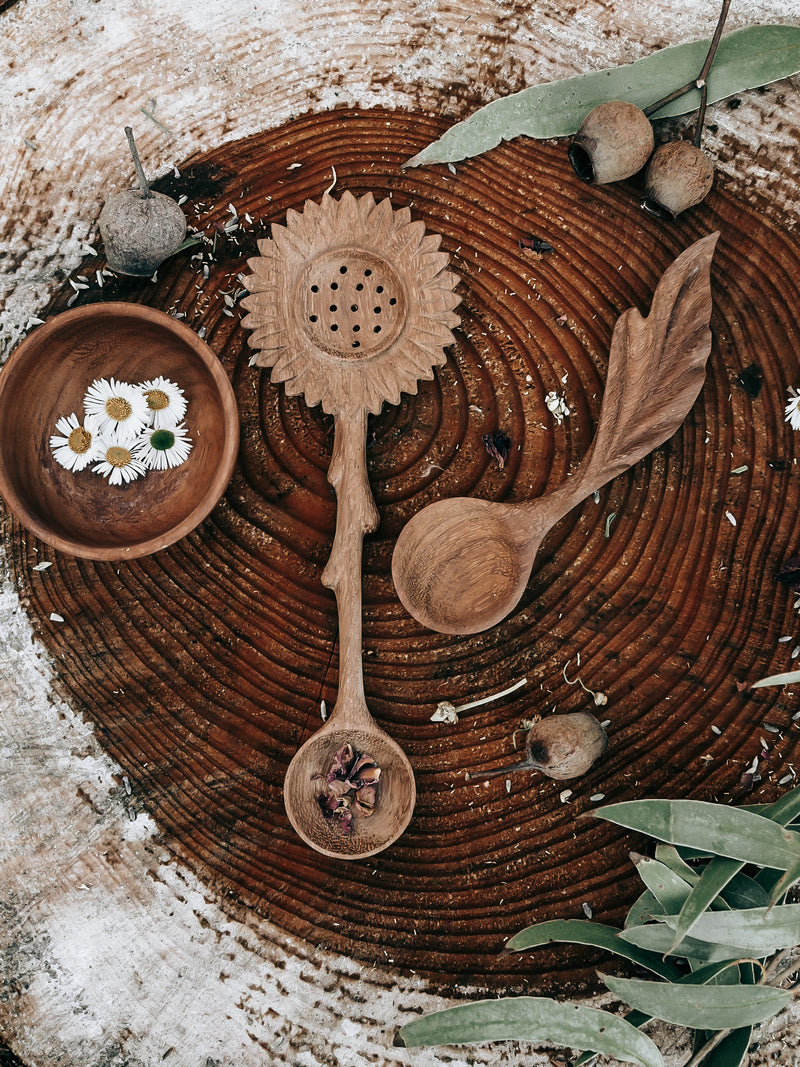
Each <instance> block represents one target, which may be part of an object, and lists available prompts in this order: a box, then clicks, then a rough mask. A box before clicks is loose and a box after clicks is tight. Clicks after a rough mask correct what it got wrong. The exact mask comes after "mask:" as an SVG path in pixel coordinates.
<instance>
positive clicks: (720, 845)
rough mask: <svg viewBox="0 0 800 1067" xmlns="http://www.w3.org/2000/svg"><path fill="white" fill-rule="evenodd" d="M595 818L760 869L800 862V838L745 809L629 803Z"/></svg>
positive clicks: (611, 807)
mask: <svg viewBox="0 0 800 1067" xmlns="http://www.w3.org/2000/svg"><path fill="white" fill-rule="evenodd" d="M592 815H593V816H595V817H597V818H599V819H607V820H608V821H609V822H612V823H616V824H617V825H618V826H624V827H627V828H628V829H629V830H638V831H639V832H640V833H644V834H649V835H650V836H651V837H655V838H658V839H659V840H661V841H667V842H668V843H669V844H671V845H685V846H687V847H688V848H699V849H707V850H709V851H710V852H713V853H715V854H716V855H719V856H727V857H729V858H730V859H738V860H741V861H742V862H744V863H755V864H757V865H758V866H760V867H774V868H775V869H776V870H782V871H787V870H792V869H794V867H795V866H796V865H797V864H798V863H800V834H796V833H794V832H792V831H791V830H785V829H784V828H783V827H781V826H779V825H778V824H777V823H775V822H773V821H772V820H771V819H768V818H765V817H764V816H763V815H756V814H754V813H753V812H750V811H743V810H742V809H741V808H729V807H726V806H725V805H723V804H713V803H710V802H707V801H703V800H627V801H623V802H622V803H619V804H608V805H606V806H605V807H603V808H598V809H596V810H595V811H594V812H592Z"/></svg>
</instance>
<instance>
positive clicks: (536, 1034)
mask: <svg viewBox="0 0 800 1067" xmlns="http://www.w3.org/2000/svg"><path fill="white" fill-rule="evenodd" d="M666 988H669V987H666ZM400 1037H401V1038H402V1040H403V1042H404V1043H405V1045H406V1046H407V1047H414V1048H417V1047H419V1046H420V1045H466V1044H474V1043H475V1042H482V1041H531V1042H533V1043H535V1044H537V1045H547V1046H553V1045H556V1046H559V1047H562V1048H579V1049H584V1050H586V1049H589V1050H591V1051H593V1052H600V1053H602V1054H603V1055H605V1056H615V1057H616V1058H617V1059H619V1060H629V1061H631V1062H632V1063H636V1064H639V1067H663V1060H662V1059H661V1053H660V1052H659V1051H658V1049H657V1048H656V1046H655V1045H654V1044H653V1042H652V1041H651V1040H650V1038H649V1037H647V1036H646V1035H645V1034H642V1033H640V1032H639V1031H638V1030H637V1029H636V1027H635V1026H631V1025H630V1023H627V1022H625V1020H624V1019H620V1018H619V1017H618V1016H616V1015H611V1014H610V1013H609V1012H605V1011H600V1009H599V1008H587V1007H584V1006H583V1005H580V1004H573V1003H569V1002H567V1003H564V1004H560V1003H559V1002H558V1001H555V1000H550V999H548V998H546V997H503V998H501V999H499V1000H479V1001H476V1002H475V1003H473V1004H459V1005H457V1006H456V1007H455V1008H445V1010H444V1011H437V1012H434V1013H433V1014H431V1015H425V1016H423V1017H422V1018H421V1019H415V1020H414V1021H413V1022H410V1023H406V1025H405V1026H403V1027H402V1028H401V1030H400Z"/></svg>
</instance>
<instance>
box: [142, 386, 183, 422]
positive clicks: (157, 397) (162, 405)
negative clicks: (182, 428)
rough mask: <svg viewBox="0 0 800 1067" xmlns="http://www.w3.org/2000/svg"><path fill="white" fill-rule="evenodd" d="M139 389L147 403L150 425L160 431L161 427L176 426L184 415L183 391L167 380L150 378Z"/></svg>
mask: <svg viewBox="0 0 800 1067" xmlns="http://www.w3.org/2000/svg"><path fill="white" fill-rule="evenodd" d="M139 388H140V389H141V390H142V392H143V393H144V396H145V399H146V401H147V410H148V414H149V416H150V425H151V426H154V427H155V428H156V429H157V430H160V429H161V428H162V427H163V426H167V427H172V426H177V425H178V424H179V423H181V422H183V417H184V415H185V414H186V398H185V397H184V395H183V389H180V388H178V386H177V385H176V384H175V383H174V382H171V381H170V380H169V378H163V377H161V376H159V377H158V378H151V379H150V380H149V381H147V382H142V384H141V385H140V386H139Z"/></svg>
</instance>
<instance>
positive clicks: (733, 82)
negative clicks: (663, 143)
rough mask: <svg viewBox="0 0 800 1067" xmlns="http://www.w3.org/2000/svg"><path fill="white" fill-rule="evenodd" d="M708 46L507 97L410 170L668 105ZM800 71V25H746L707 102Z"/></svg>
mask: <svg viewBox="0 0 800 1067" xmlns="http://www.w3.org/2000/svg"><path fill="white" fill-rule="evenodd" d="M709 44H710V41H709V40H702V41H690V42H688V43H686V44H679V45H672V46H671V47H669V48H662V49H661V50H660V51H658V52H653V53H652V54H651V55H649V56H645V57H644V58H643V59H639V60H637V61H636V62H635V63H630V64H627V65H625V66H620V67H614V68H611V69H609V70H599V71H593V72H592V73H590V74H579V75H577V76H575V77H572V78H565V79H563V80H561V81H555V82H548V83H546V84H545V85H535V86H531V87H530V88H528V89H523V90H521V91H520V92H518V93H513V94H512V95H510V96H506V97H501V98H500V99H498V100H494V101H492V102H491V103H489V104H486V105H485V106H484V107H482V108H480V109H479V110H478V111H476V112H475V113H474V114H472V115H470V117H469V118H467V119H465V120H464V121H463V122H459V123H457V124H456V125H455V126H451V128H450V129H449V130H447V131H446V133H444V134H443V135H442V136H441V137H440V138H439V139H438V140H437V141H434V142H433V143H432V144H430V145H428V146H427V147H426V148H423V149H422V151H421V152H418V153H417V155H415V156H414V157H413V158H412V159H410V160H409V161H408V162H407V163H406V164H405V165H406V166H407V167H418V166H420V165H421V164H423V163H452V162H455V161H456V160H459V159H467V158H469V157H471V156H477V155H480V154H481V153H482V152H487V151H489V149H491V148H495V147H496V146H497V145H498V144H500V142H501V141H510V140H511V139H512V138H514V137H519V136H520V135H524V136H526V137H535V138H549V137H565V136H569V135H570V134H573V133H575V132H576V130H577V129H578V127H579V126H580V124H581V122H582V121H583V119H584V118H585V117H586V115H587V114H588V112H589V111H591V110H592V108H593V107H595V106H596V105H597V104H601V103H603V102H604V101H606V100H629V101H630V102H631V103H634V104H637V105H638V106H639V107H646V106H647V105H648V104H652V103H655V101H657V100H660V99H662V97H664V96H666V95H667V94H668V93H671V92H672V91H673V90H674V89H678V88H679V87H680V86H682V85H684V84H686V83H687V82H690V81H694V79H695V78H696V77H697V74H698V71H699V70H700V68H701V67H702V65H703V62H704V60H705V58H706V54H707V52H708V47H709ZM798 70H800V26H780V25H764V26H745V27H744V28H743V29H741V30H735V31H734V32H733V33H729V34H727V35H726V36H724V37H723V38H722V40H721V41H720V43H719V48H718V49H717V54H716V56H715V59H714V64H713V66H712V68H711V71H710V73H709V75H708V79H707V83H708V102H709V103H714V102H715V101H717V100H723V99H725V98H726V97H728V96H733V95H734V94H736V93H742V92H745V91H746V90H748V89H754V88H756V87H757V86H760V85H767V84H768V83H769V82H772V81H776V80H777V79H778V78H786V77H789V76H791V75H792V74H796V73H797V72H798ZM699 106H700V92H699V90H697V89H693V90H691V91H690V92H688V93H685V94H684V95H683V96H682V97H679V98H678V99H677V100H674V101H672V103H670V104H667V105H666V106H665V107H663V108H662V109H661V110H660V111H659V112H658V114H657V116H656V117H657V118H667V117H670V116H673V115H684V114H687V113H688V112H690V111H694V110H696V109H697V108H698V107H699Z"/></svg>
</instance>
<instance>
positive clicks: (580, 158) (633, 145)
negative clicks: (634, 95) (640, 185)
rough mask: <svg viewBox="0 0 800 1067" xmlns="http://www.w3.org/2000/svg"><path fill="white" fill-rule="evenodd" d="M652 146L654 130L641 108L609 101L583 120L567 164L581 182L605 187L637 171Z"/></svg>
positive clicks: (570, 150)
mask: <svg viewBox="0 0 800 1067" xmlns="http://www.w3.org/2000/svg"><path fill="white" fill-rule="evenodd" d="M654 143H655V142H654V138H653V127H652V126H651V125H650V120H649V119H648V117H647V116H646V115H645V113H644V112H643V111H642V109H641V108H638V107H636V105H635V104H629V103H628V102H627V101H625V100H609V101H607V102H606V103H604V104H598V106H597V107H596V108H593V109H592V111H590V112H589V114H588V115H587V116H586V118H585V119H584V120H583V122H582V123H581V128H580V129H579V130H578V132H577V133H576V134H575V137H574V138H573V139H572V143H571V144H570V146H569V160H570V163H571V164H572V168H573V170H574V171H575V173H576V174H577V175H578V177H579V178H581V179H583V181H585V182H594V183H595V184H597V185H607V184H608V183H609V182H618V181H622V180H623V179H624V178H630V177H631V175H633V174H636V173H637V172H638V171H640V170H641V169H642V167H643V166H644V165H645V163H646V162H647V160H648V159H649V158H650V153H651V152H652V151H653V145H654Z"/></svg>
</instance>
